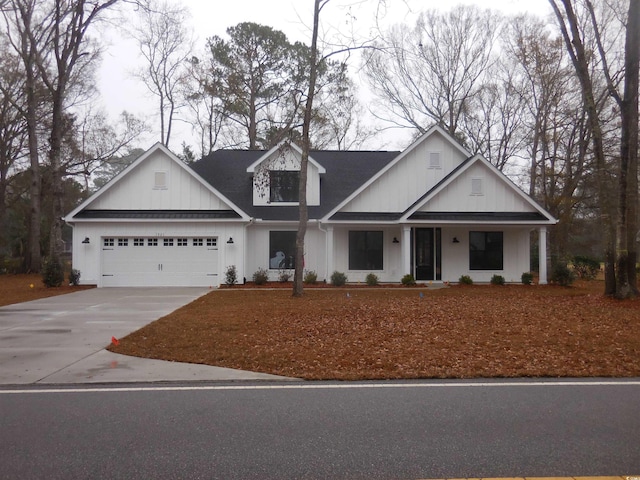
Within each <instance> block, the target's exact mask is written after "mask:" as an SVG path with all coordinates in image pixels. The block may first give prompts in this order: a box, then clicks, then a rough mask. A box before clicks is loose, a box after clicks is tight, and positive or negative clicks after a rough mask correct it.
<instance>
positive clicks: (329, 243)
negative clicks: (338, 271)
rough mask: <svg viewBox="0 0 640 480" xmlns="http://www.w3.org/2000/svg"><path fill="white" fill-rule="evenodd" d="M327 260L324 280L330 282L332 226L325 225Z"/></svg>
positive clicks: (331, 271)
mask: <svg viewBox="0 0 640 480" xmlns="http://www.w3.org/2000/svg"><path fill="white" fill-rule="evenodd" d="M326 238H327V261H326V262H325V264H326V268H327V272H326V277H325V278H326V280H327V283H330V282H331V274H332V273H333V270H334V268H333V227H327V235H326Z"/></svg>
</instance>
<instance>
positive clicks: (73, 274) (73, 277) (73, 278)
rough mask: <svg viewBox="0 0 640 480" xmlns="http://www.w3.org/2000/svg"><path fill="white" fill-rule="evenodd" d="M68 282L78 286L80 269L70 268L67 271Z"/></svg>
mask: <svg viewBox="0 0 640 480" xmlns="http://www.w3.org/2000/svg"><path fill="white" fill-rule="evenodd" d="M69 283H70V284H71V285H73V286H78V284H79V283H80V270H76V269H75V268H72V269H71V271H70V272H69Z"/></svg>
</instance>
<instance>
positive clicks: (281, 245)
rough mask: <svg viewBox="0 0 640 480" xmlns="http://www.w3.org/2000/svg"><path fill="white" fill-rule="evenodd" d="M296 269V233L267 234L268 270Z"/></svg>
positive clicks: (276, 232)
mask: <svg viewBox="0 0 640 480" xmlns="http://www.w3.org/2000/svg"><path fill="white" fill-rule="evenodd" d="M295 267H296V232H294V231H282V232H279V231H273V232H269V268H270V269H272V270H277V269H281V268H295Z"/></svg>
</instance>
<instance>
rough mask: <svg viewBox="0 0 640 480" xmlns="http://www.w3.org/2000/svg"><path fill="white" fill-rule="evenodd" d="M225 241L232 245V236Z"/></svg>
mask: <svg viewBox="0 0 640 480" xmlns="http://www.w3.org/2000/svg"><path fill="white" fill-rule="evenodd" d="M227 243H228V244H229V245H232V244H233V237H229V240H227Z"/></svg>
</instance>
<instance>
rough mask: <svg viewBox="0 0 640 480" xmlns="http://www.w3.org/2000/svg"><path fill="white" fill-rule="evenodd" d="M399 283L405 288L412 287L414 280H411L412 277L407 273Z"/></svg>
mask: <svg viewBox="0 0 640 480" xmlns="http://www.w3.org/2000/svg"><path fill="white" fill-rule="evenodd" d="M400 283H402V285H404V286H405V287H412V286H413V285H415V284H416V279H415V278H413V275H411V274H410V273H407V274H406V275H405V276H404V277H402V279H401V280H400Z"/></svg>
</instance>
